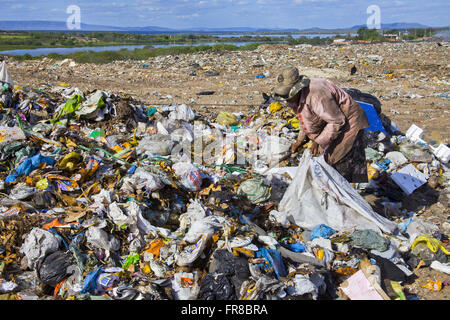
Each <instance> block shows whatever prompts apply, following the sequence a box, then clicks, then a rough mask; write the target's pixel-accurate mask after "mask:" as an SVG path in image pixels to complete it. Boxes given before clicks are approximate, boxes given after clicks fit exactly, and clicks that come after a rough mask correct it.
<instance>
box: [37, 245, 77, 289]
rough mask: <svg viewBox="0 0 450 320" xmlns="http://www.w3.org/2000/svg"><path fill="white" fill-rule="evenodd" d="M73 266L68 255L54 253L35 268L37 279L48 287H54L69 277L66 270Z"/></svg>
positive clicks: (71, 259)
mask: <svg viewBox="0 0 450 320" xmlns="http://www.w3.org/2000/svg"><path fill="white" fill-rule="evenodd" d="M73 264H74V261H73V258H72V256H71V255H70V254H68V253H64V252H62V251H55V252H53V253H50V254H48V255H47V256H45V258H44V259H43V260H42V261H41V262H40V263H39V265H38V267H37V270H36V271H37V276H38V279H39V280H40V281H41V282H42V283H44V284H46V285H49V286H52V287H56V285H57V284H58V283H60V282H61V281H63V280H64V279H65V278H67V277H69V276H70V274H68V273H67V268H68V267H69V266H71V265H73Z"/></svg>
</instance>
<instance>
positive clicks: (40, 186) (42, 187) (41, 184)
mask: <svg viewBox="0 0 450 320" xmlns="http://www.w3.org/2000/svg"><path fill="white" fill-rule="evenodd" d="M36 188H37V189H39V190H45V189H47V188H48V180H47V178H44V179H42V180H39V181H38V182H37V183H36Z"/></svg>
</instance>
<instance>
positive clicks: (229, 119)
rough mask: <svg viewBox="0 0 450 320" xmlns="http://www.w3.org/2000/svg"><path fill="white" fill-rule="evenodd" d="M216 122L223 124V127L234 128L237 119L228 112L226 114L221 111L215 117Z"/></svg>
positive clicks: (237, 121)
mask: <svg viewBox="0 0 450 320" xmlns="http://www.w3.org/2000/svg"><path fill="white" fill-rule="evenodd" d="M216 121H217V123H219V124H223V125H227V126H236V125H238V124H239V120H238V118H237V117H236V116H235V115H234V114H232V113H230V112H226V111H221V112H220V113H219V114H218V115H217V119H216Z"/></svg>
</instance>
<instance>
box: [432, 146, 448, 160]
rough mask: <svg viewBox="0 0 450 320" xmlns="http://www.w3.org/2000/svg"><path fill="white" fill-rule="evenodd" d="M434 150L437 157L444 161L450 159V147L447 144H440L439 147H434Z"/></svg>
mask: <svg viewBox="0 0 450 320" xmlns="http://www.w3.org/2000/svg"><path fill="white" fill-rule="evenodd" d="M432 150H433V153H434V155H435V156H436V158H438V159H439V160H441V161H442V162H443V163H447V162H448V161H449V160H450V148H449V147H447V146H446V145H445V144H440V145H439V146H438V147H437V148H433V147H432Z"/></svg>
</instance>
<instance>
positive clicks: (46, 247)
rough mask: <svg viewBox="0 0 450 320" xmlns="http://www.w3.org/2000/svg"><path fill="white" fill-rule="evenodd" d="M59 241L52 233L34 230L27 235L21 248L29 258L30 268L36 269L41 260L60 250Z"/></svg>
mask: <svg viewBox="0 0 450 320" xmlns="http://www.w3.org/2000/svg"><path fill="white" fill-rule="evenodd" d="M59 241H60V240H59V238H58V237H56V236H55V235H54V234H53V233H51V232H50V231H47V230H44V229H40V228H33V230H31V232H30V233H29V234H28V235H27V237H26V239H25V242H24V243H23V245H22V247H21V248H20V252H21V253H24V254H25V256H26V257H27V259H28V267H29V268H34V267H35V266H36V265H37V263H38V262H39V259H41V258H44V257H45V256H46V255H47V254H49V253H52V252H55V251H56V250H58V247H59Z"/></svg>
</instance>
